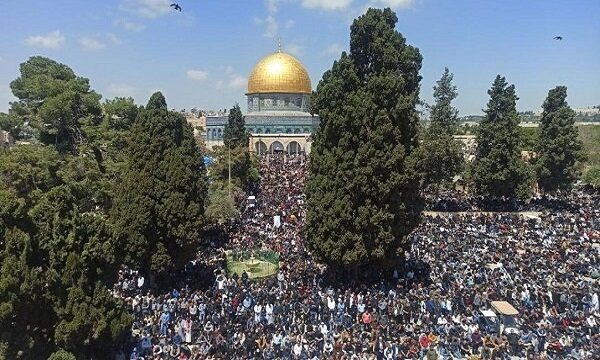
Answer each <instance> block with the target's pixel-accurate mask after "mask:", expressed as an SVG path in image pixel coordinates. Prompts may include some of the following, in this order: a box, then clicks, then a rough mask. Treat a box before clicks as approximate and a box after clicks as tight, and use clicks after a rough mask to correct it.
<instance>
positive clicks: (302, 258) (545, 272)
mask: <svg viewBox="0 0 600 360" xmlns="http://www.w3.org/2000/svg"><path fill="white" fill-rule="evenodd" d="M307 161H308V160H307V159H306V158H304V157H303V156H295V157H290V156H284V155H275V156H273V155H270V156H265V157H261V159H260V166H261V168H260V170H261V171H260V173H261V182H260V185H261V186H260V189H261V190H260V192H259V193H257V194H255V195H256V202H255V203H254V204H253V206H248V207H247V209H246V210H245V211H244V213H243V215H242V219H241V221H240V222H239V223H237V224H236V225H234V226H232V227H231V229H229V231H230V233H229V238H228V239H225V240H224V239H215V241H213V242H211V245H212V246H211V247H210V249H208V250H207V249H203V251H202V254H199V255H198V258H197V260H196V262H194V264H192V265H193V266H196V265H201V264H203V265H205V262H208V263H210V265H211V266H202V267H199V268H201V269H204V272H202V271H200V272H198V271H196V272H192V274H193V276H190V275H189V273H188V275H187V276H186V274H185V272H184V273H183V274H180V276H181V277H182V278H183V280H182V279H179V281H177V282H174V284H177V286H174V288H173V289H172V291H170V292H168V293H156V292H155V291H153V290H152V289H151V288H152V287H151V286H150V287H148V282H147V281H145V279H144V277H143V276H142V274H138V273H136V272H135V271H131V270H128V269H123V270H122V271H121V278H120V280H119V283H118V286H117V289H116V290H115V292H116V293H117V294H118V296H121V297H123V298H124V301H125V302H126V304H127V306H128V307H129V309H131V312H132V314H133V317H134V321H135V322H134V325H133V327H132V329H131V331H132V342H131V344H128V345H127V347H123V348H122V349H121V350H120V352H119V354H118V355H117V359H127V358H129V359H180V360H182V359H386V360H392V359H424V358H425V359H509V358H515V357H517V358H526V359H546V358H548V359H554V358H561V357H562V358H566V357H567V356H570V357H571V358H577V359H599V358H600V335H599V333H600V331H599V324H600V311H599V303H598V277H599V276H600V274H599V273H598V264H600V261H599V257H600V256H599V241H600V216H599V213H598V204H599V200H600V196H599V195H598V194H597V193H595V194H594V193H583V192H578V193H573V194H571V195H568V196H565V197H564V199H563V202H564V203H565V204H566V203H568V204H571V205H569V206H563V209H561V210H560V211H557V210H544V211H542V212H541V213H539V214H533V215H532V214H528V215H520V214H514V213H513V214H510V213H494V214H485V213H469V214H462V213H461V214H459V213H454V214H452V213H445V214H439V215H438V216H425V217H424V218H423V221H422V223H421V225H420V226H419V227H418V228H417V229H415V230H414V231H413V233H412V234H411V235H410V236H409V240H410V250H409V251H408V253H407V261H406V262H405V263H404V264H403V265H402V266H401V267H400V268H398V269H394V270H393V272H391V273H390V274H385V276H381V277H380V278H375V277H373V276H371V277H366V278H365V279H366V280H364V279H363V280H360V279H357V278H356V276H354V277H352V276H350V277H348V279H346V280H345V281H339V279H337V280H336V279H332V275H331V274H332V273H333V272H332V271H330V270H331V269H327V268H326V267H325V266H322V265H319V264H317V263H315V261H314V260H313V259H312V257H311V256H310V254H309V253H308V251H307V250H306V249H305V247H304V244H303V239H302V237H301V229H302V224H303V221H304V218H305V208H304V199H305V197H304V192H303V190H304V185H305V180H306V171H307V167H308V164H307ZM539 202H542V200H541V199H540V200H539ZM539 208H540V209H542V208H543V207H539ZM275 216H278V217H279V218H280V220H279V223H276V221H274V217H275ZM261 247H262V248H269V249H274V250H276V251H278V252H279V253H280V254H281V266H280V268H279V271H278V273H277V274H276V275H274V276H271V277H267V278H263V279H250V277H249V276H248V274H247V273H244V274H242V275H241V276H238V275H236V274H229V273H227V272H226V271H225V270H224V262H223V258H224V256H223V253H224V251H226V250H247V249H256V248H261ZM207 254H208V255H207ZM188 270H189V269H188ZM191 277H195V278H202V279H205V280H204V282H205V284H203V285H202V286H190V285H189V284H190V282H191V281H193V279H191ZM206 279H209V280H206ZM493 300H505V301H508V302H509V303H510V304H512V305H513V306H514V307H515V308H516V309H518V311H519V315H518V324H517V326H516V328H517V329H518V331H517V332H516V333H512V334H508V335H507V334H505V333H502V332H501V331H498V329H495V330H494V329H493V328H490V327H487V326H485V319H484V316H483V315H482V314H483V312H482V311H481V310H485V309H488V308H489V304H490V302H491V301H493ZM132 349H133V351H132ZM128 356H129V357H128Z"/></svg>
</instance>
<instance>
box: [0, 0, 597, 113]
mask: <svg viewBox="0 0 600 360" xmlns="http://www.w3.org/2000/svg"><path fill="white" fill-rule="evenodd" d="M170 3H171V1H170V0H102V1H100V0H85V1H83V0H19V1H8V0H0V14H1V15H0V19H1V21H0V111H6V110H7V109H8V107H9V102H10V101H12V100H14V98H13V97H12V95H11V92H10V87H9V83H10V81H12V80H14V79H15V78H17V77H18V76H19V64H20V63H22V62H25V61H26V60H27V59H28V58H29V57H30V56H34V55H43V56H47V57H50V58H51V59H54V60H56V61H58V62H62V63H64V64H66V65H68V66H70V67H71V68H72V69H73V70H74V71H75V73H76V74H78V75H80V76H84V77H87V78H89V79H90V84H91V86H92V88H93V89H94V90H96V91H97V92H98V93H100V94H102V95H103V97H104V98H113V97H115V96H133V97H134V98H135V100H136V102H138V103H140V104H146V102H147V101H148V98H149V96H150V94H151V93H153V92H154V91H156V90H161V91H162V92H163V93H164V94H165V96H166V98H167V102H168V104H169V107H171V108H178V109H182V108H186V109H190V108H192V107H198V108H202V109H219V108H221V109H222V108H230V107H231V106H233V104H234V103H235V102H239V103H240V104H241V106H242V109H243V110H244V109H245V103H246V102H245V96H244V93H245V91H246V87H247V78H248V75H249V73H250V71H251V70H252V68H253V67H254V65H255V64H256V63H257V62H258V61H259V60H260V59H261V58H263V57H264V56H266V55H268V54H270V53H273V52H275V51H276V50H277V39H278V38H279V37H281V39H282V43H283V50H284V51H285V52H288V53H291V54H293V55H294V56H296V57H297V58H298V59H299V60H300V61H301V62H302V63H303V64H304V65H305V67H306V69H307V70H308V72H309V74H310V76H311V79H312V86H313V89H314V88H316V85H317V84H318V82H319V80H320V79H321V76H322V75H323V72H324V71H325V70H327V69H329V68H331V65H332V63H333V61H334V60H335V59H337V58H339V56H340V53H341V51H342V50H347V49H348V43H349V35H350V30H349V28H350V24H351V22H352V19H354V18H355V17H356V16H358V15H360V14H361V13H363V12H364V11H365V9H366V8H367V7H369V6H375V7H382V6H390V7H392V8H393V9H394V10H395V11H396V13H397V15H398V18H399V21H398V24H397V29H398V31H400V32H401V33H402V34H403V35H404V36H405V37H406V38H407V42H408V43H409V44H411V45H413V46H416V47H418V48H419V49H420V51H421V54H422V55H423V67H422V70H421V75H422V77H423V80H422V82H421V97H422V98H423V99H424V100H426V101H431V98H432V92H433V90H432V87H433V85H434V84H435V81H436V80H438V79H439V78H440V76H441V74H442V72H443V71H444V67H448V68H449V69H450V71H451V72H453V73H454V80H455V83H456V85H457V87H458V91H459V94H460V95H459V97H458V99H457V100H456V101H455V103H454V105H455V106H456V107H458V109H459V110H460V114H461V115H470V114H480V113H481V109H482V108H485V106H486V103H487V101H488V95H487V89H489V87H490V85H491V83H492V81H493V80H494V77H495V76H496V74H501V75H502V76H505V77H506V78H507V80H508V82H509V83H514V84H515V86H516V90H517V95H518V96H519V98H520V100H519V102H518V109H519V110H534V109H538V108H540V106H541V103H542V102H543V100H544V98H545V97H546V95H547V93H548V90H549V89H551V88H553V87H555V86H557V85H566V86H567V87H568V101H569V103H570V105H571V106H573V107H590V106H593V105H600V18H599V17H598V14H600V1H598V0H581V1H578V0H573V1H559V0H545V1H542V0H494V1H487V0H366V1H365V0H235V1H234V0H178V3H179V4H180V5H181V7H182V8H183V11H182V12H178V11H175V10H173V9H171V8H170V7H169V4H170ZM558 35H560V36H562V37H563V40H562V41H557V40H554V39H553V37H554V36H558Z"/></svg>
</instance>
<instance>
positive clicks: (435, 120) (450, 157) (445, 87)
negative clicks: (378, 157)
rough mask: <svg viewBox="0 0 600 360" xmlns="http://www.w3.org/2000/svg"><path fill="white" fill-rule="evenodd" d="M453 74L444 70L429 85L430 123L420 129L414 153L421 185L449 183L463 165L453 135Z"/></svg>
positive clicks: (455, 118) (455, 123) (455, 126)
mask: <svg viewBox="0 0 600 360" xmlns="http://www.w3.org/2000/svg"><path fill="white" fill-rule="evenodd" d="M452 78H453V75H452V74H451V73H450V71H449V70H448V68H446V69H445V70H444V74H443V75H442V77H441V79H440V80H438V81H437V86H434V87H433V97H434V99H435V104H434V105H432V106H429V112H430V120H431V122H430V125H429V127H427V128H426V129H425V130H424V131H423V136H422V140H423V141H422V143H421V146H420V147H419V148H418V150H417V152H418V155H417V156H416V158H417V161H418V165H417V169H418V171H419V173H420V174H421V176H422V178H423V183H424V184H425V185H434V186H435V188H436V189H437V188H439V186H440V185H443V184H447V183H450V182H451V181H452V179H453V177H454V176H456V175H457V174H459V173H460V172H461V171H462V170H463V168H464V163H465V160H464V152H463V149H462V144H461V143H460V141H458V140H455V139H454V135H455V133H456V131H457V129H458V110H457V109H456V108H455V107H453V106H452V101H453V100H454V99H456V97H457V96H458V92H457V91H456V86H455V85H454V84H453V83H452Z"/></svg>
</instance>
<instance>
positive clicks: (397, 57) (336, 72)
mask: <svg viewBox="0 0 600 360" xmlns="http://www.w3.org/2000/svg"><path fill="white" fill-rule="evenodd" d="M396 22H397V17H396V14H395V13H394V12H393V11H391V10H390V9H385V10H376V9H369V10H368V11H367V12H366V13H365V14H364V15H362V16H361V17H359V18H358V19H356V20H355V21H354V23H353V24H352V27H351V35H350V37H351V39H350V54H346V53H345V52H343V53H342V55H341V57H340V59H339V60H337V61H336V62H334V64H333V67H332V68H331V70H328V71H327V72H325V74H324V75H323V79H322V80H321V81H320V83H319V85H318V87H317V90H316V93H315V94H314V96H313V98H312V105H313V111H314V112H315V113H318V114H319V117H320V119H321V124H320V126H319V128H318V129H317V131H316V133H315V136H314V142H313V145H312V151H311V162H310V177H309V180H308V183H307V190H306V192H307V210H308V211H307V219H306V227H305V235H306V241H307V244H308V246H309V248H310V249H311V250H312V251H313V252H314V254H316V256H317V257H318V258H319V259H320V260H321V261H324V262H327V263H329V264H331V265H334V266H342V267H345V268H356V267H358V266H363V265H369V266H374V267H383V268H386V267H391V266H394V265H396V264H398V262H400V261H402V259H403V256H404V250H405V249H406V246H407V242H406V235H407V234H408V233H409V232H410V231H411V230H412V229H413V228H414V227H415V226H416V225H417V224H418V222H419V220H420V214H421V209H422V199H421V198H420V197H419V181H418V180H417V179H418V176H417V174H416V172H414V171H413V169H412V167H411V166H410V165H409V161H408V160H409V158H410V156H411V154H412V153H413V151H414V149H415V148H416V147H417V145H418V141H417V128H418V121H419V117H418V113H417V111H416V104H417V102H418V99H419V81H420V80H421V77H420V76H419V69H420V68H421V59H422V58H421V54H420V53H419V51H418V49H416V48H414V47H412V46H410V45H407V44H406V41H405V39H404V37H403V36H402V35H401V34H400V33H399V32H398V31H396V30H395V25H396Z"/></svg>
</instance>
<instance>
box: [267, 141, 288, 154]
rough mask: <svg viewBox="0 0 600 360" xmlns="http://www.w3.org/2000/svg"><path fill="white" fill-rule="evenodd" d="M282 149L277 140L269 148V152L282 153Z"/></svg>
mask: <svg viewBox="0 0 600 360" xmlns="http://www.w3.org/2000/svg"><path fill="white" fill-rule="evenodd" d="M283 150H284V147H283V144H282V143H280V142H279V141H274V142H273V143H272V144H271V148H270V149H269V152H270V153H282V152H283Z"/></svg>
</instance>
